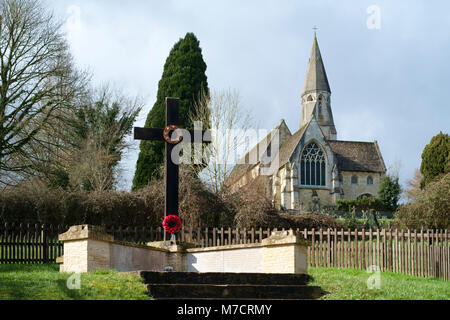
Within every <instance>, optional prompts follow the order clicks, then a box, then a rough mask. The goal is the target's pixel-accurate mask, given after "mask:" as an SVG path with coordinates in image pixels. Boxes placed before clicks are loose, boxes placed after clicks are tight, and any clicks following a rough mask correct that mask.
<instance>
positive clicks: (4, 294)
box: [0, 264, 150, 300]
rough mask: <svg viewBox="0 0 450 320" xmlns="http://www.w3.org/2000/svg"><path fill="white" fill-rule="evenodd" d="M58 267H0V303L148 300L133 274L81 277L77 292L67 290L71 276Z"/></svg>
mask: <svg viewBox="0 0 450 320" xmlns="http://www.w3.org/2000/svg"><path fill="white" fill-rule="evenodd" d="M58 268H59V267H58V265H56V264H45V265H20V264H10V265H0V300H148V299H150V298H149V297H148V296H147V293H146V292H147V291H146V287H145V285H144V283H143V281H142V280H141V278H140V277H139V276H138V275H137V274H131V273H119V272H117V271H103V270H99V271H96V272H89V273H86V274H82V275H81V289H80V290H69V289H68V288H67V279H68V278H69V277H70V276H71V274H67V273H59V272H58Z"/></svg>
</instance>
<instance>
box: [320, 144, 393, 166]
mask: <svg viewBox="0 0 450 320" xmlns="http://www.w3.org/2000/svg"><path fill="white" fill-rule="evenodd" d="M327 143H328V144H329V146H330V148H331V150H332V151H333V153H334V154H335V155H336V157H337V166H338V168H339V170H342V171H366V172H386V166H385V165H384V161H383V157H382V156H381V152H380V150H379V148H378V144H377V142H376V141H375V142H356V141H337V140H328V141H327Z"/></svg>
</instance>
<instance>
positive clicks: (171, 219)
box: [162, 215, 181, 234]
mask: <svg viewBox="0 0 450 320" xmlns="http://www.w3.org/2000/svg"><path fill="white" fill-rule="evenodd" d="M162 225H163V228H164V230H165V231H166V232H168V233H170V234H174V233H177V232H179V231H180V229H181V220H180V218H178V216H175V215H170V216H167V217H165V218H164V221H163V224H162Z"/></svg>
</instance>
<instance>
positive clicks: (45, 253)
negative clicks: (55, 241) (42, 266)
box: [41, 224, 48, 263]
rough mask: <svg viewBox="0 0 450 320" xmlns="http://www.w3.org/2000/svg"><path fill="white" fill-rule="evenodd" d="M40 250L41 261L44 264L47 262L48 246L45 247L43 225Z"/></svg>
mask: <svg viewBox="0 0 450 320" xmlns="http://www.w3.org/2000/svg"><path fill="white" fill-rule="evenodd" d="M41 248H42V249H41V250H42V261H43V262H44V263H47V262H48V246H47V232H46V230H45V224H43V225H41Z"/></svg>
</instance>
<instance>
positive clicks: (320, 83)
mask: <svg viewBox="0 0 450 320" xmlns="http://www.w3.org/2000/svg"><path fill="white" fill-rule="evenodd" d="M315 90H320V91H327V92H331V90H330V85H329V83H328V77H327V73H326V72H325V66H324V65H323V60H322V55H321V54H320V49H319V44H318V43H317V37H316V36H315V35H314V42H313V47H312V51H311V57H310V58H309V62H308V68H307V69H306V77H305V81H304V83H303V89H302V95H304V94H305V93H308V92H310V91H315Z"/></svg>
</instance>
